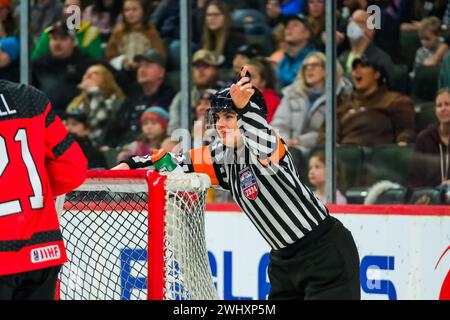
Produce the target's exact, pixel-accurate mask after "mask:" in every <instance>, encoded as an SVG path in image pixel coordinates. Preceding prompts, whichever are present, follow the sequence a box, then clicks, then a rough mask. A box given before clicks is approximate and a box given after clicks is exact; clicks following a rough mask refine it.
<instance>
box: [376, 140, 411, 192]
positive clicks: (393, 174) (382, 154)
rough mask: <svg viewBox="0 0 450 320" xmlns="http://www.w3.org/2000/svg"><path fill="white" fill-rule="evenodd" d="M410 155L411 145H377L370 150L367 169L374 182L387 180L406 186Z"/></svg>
mask: <svg viewBox="0 0 450 320" xmlns="http://www.w3.org/2000/svg"><path fill="white" fill-rule="evenodd" d="M412 154H413V146H412V145H407V146H398V145H396V144H388V145H377V146H375V147H374V148H373V149H372V154H371V156H370V158H369V161H368V163H367V169H368V171H369V174H371V175H372V176H373V177H374V178H375V179H376V181H379V180H389V181H392V182H396V183H399V184H401V185H406V183H407V180H408V176H409V170H410V168H411V161H412Z"/></svg>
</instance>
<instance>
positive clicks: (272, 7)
mask: <svg viewBox="0 0 450 320" xmlns="http://www.w3.org/2000/svg"><path fill="white" fill-rule="evenodd" d="M304 1H305V0H267V5H266V15H267V17H268V18H269V22H270V25H271V26H272V27H273V26H275V25H277V24H278V23H279V22H282V20H283V17H284V16H286V15H291V14H300V13H302V9H303V3H304Z"/></svg>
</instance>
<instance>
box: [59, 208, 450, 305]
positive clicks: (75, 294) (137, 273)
mask: <svg viewBox="0 0 450 320" xmlns="http://www.w3.org/2000/svg"><path fill="white" fill-rule="evenodd" d="M329 209H330V212H331V213H332V215H333V216H335V217H336V218H338V219H339V220H340V221H342V223H343V224H344V225H345V226H346V227H347V228H348V229H349V230H350V231H351V232H352V234H353V237H354V239H355V242H356V245H357V247H358V252H359V258H360V266H361V297H362V299H369V300H388V299H390V300H396V299H401V300H407V299H408V300H409V299H427V300H428V299H430V300H436V299H450V270H449V269H450V207H425V206H424V207H417V206H330V207H329ZM80 213H81V212H80V211H66V212H65V214H64V215H63V219H62V221H61V224H62V225H63V227H64V225H66V229H65V230H64V232H63V236H64V239H65V242H66V245H67V248H68V251H70V252H76V253H78V254H81V253H82V254H83V256H84V257H85V258H83V259H82V260H79V261H77V260H76V259H73V258H74V257H73V256H72V257H71V254H69V259H70V260H71V262H70V263H67V264H66V265H65V278H64V279H62V280H61V283H62V286H65V292H68V293H70V296H71V297H72V298H74V299H92V297H95V299H107V300H109V299H124V300H128V299H136V298H139V299H146V296H147V290H146V289H147V288H146V287H147V286H146V278H145V277H146V274H147V273H146V272H147V252H146V251H147V250H146V247H147V242H146V237H145V233H146V231H147V224H146V222H145V220H146V219H145V218H143V215H142V212H136V211H132V212H129V213H128V217H130V218H133V219H127V218H125V217H126V216H127V215H123V214H121V215H119V216H117V217H114V218H113V217H112V216H110V215H109V214H107V213H105V212H102V213H99V212H91V213H89V212H87V213H88V214H89V215H92V214H94V217H92V218H93V219H92V220H91V221H92V223H95V224H98V225H100V224H101V223H106V224H108V225H110V226H111V230H114V232H113V233H112V234H108V233H105V231H104V230H103V229H101V228H87V226H86V227H83V226H82V225H79V224H78V223H76V224H69V223H68V222H67V221H74V220H73V219H74V218H75V217H77V216H78V217H79V216H80ZM138 218H139V219H140V220H139V219H138ZM80 219H81V220H80V221H83V220H84V219H82V218H80ZM97 220H98V221H97ZM139 221H140V222H139ZM80 223H82V224H83V223H84V222H80ZM130 223H131V224H134V225H130ZM205 227H206V243H207V247H208V257H209V262H210V266H211V271H212V274H213V278H214V283H215V285H216V287H217V289H218V293H219V296H220V298H222V299H225V300H235V299H240V300H255V299H267V295H268V293H269V290H270V284H269V280H268V277H267V267H268V264H269V251H270V248H269V246H268V244H266V243H265V241H264V240H263V238H262V237H261V236H260V235H259V233H258V232H257V230H256V228H255V227H254V226H253V225H252V223H251V222H250V220H249V219H248V218H247V217H246V216H245V215H244V214H243V213H242V212H241V211H240V209H239V208H238V207H237V206H236V205H234V204H231V205H230V204H211V205H208V206H207V211H206V214H205ZM130 231H131V232H132V233H133V234H136V235H140V236H139V239H140V240H139V241H136V242H133V243H134V244H135V245H134V246H133V247H129V242H125V241H124V240H125V239H122V238H120V237H116V236H115V235H121V234H126V232H130ZM69 238H73V239H77V241H68V240H69ZM80 243H86V244H87V245H82V246H81V245H80ZM89 243H98V244H99V247H98V248H100V249H98V248H95V247H94V245H90V244H89ZM129 257H132V258H131V260H130V259H129ZM131 280H133V281H132V283H134V285H133V287H131V288H126V285H125V284H126V283H130V281H131ZM83 281H88V282H89V283H93V284H94V286H93V287H92V288H90V291H91V293H92V295H90V294H89V295H88V293H87V291H84V290H83V289H81V284H82V282H83ZM61 298H62V299H64V298H68V296H66V297H65V295H64V294H62V295H61Z"/></svg>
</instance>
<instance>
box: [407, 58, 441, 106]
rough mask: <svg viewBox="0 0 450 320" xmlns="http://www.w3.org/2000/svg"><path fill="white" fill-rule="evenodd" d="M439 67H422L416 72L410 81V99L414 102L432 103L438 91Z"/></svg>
mask: <svg viewBox="0 0 450 320" xmlns="http://www.w3.org/2000/svg"><path fill="white" fill-rule="evenodd" d="M439 71H440V65H436V66H422V67H419V68H418V69H417V70H416V74H415V76H414V79H413V81H412V92H411V93H412V97H413V99H414V100H415V101H420V102H422V101H434V98H435V95H436V92H437V90H438V79H439Z"/></svg>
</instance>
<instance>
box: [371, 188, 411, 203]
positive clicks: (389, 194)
mask: <svg viewBox="0 0 450 320" xmlns="http://www.w3.org/2000/svg"><path fill="white" fill-rule="evenodd" d="M405 202H406V188H404V187H401V188H392V189H389V190H386V191H385V192H383V193H382V194H381V195H380V196H379V197H378V198H377V199H376V201H375V204H403V203H405Z"/></svg>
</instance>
